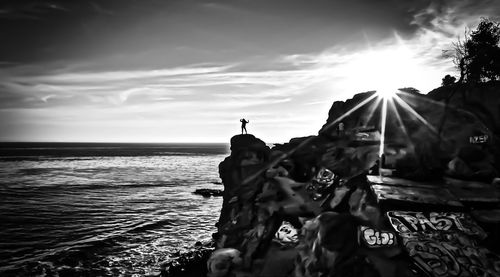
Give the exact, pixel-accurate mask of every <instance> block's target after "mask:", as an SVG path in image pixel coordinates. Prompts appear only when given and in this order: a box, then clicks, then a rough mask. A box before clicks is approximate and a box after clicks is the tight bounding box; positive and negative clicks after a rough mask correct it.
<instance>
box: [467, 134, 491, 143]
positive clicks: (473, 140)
mask: <svg viewBox="0 0 500 277" xmlns="http://www.w3.org/2000/svg"><path fill="white" fill-rule="evenodd" d="M469 142H470V143H471V144H481V143H486V142H488V135H481V136H471V137H469Z"/></svg>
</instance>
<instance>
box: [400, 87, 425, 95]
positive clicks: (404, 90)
mask: <svg viewBox="0 0 500 277" xmlns="http://www.w3.org/2000/svg"><path fill="white" fill-rule="evenodd" d="M398 90H399V91H402V92H407V93H411V94H420V90H418V89H416V88H414V87H404V88H398Z"/></svg>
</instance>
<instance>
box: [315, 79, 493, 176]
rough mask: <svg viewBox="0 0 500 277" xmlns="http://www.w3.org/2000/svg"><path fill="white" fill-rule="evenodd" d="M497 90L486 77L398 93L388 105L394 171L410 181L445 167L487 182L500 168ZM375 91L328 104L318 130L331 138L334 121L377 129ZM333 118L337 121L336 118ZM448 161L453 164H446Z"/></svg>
mask: <svg viewBox="0 0 500 277" xmlns="http://www.w3.org/2000/svg"><path fill="white" fill-rule="evenodd" d="M499 90H500V82H489V83H485V84H475V85H467V84H465V85H458V84H457V85H452V86H446V87H441V88H438V89H435V90H433V91H431V92H430V93H429V94H427V95H422V94H418V93H409V92H404V91H400V92H398V93H397V97H394V98H391V99H389V100H388V104H387V107H388V110H387V122H386V134H385V141H386V151H385V153H386V154H387V155H388V156H387V157H386V158H389V159H390V160H389V159H387V162H388V163H390V166H392V167H394V168H395V169H396V171H397V172H396V174H397V175H399V176H401V177H405V178H410V179H415V180H431V179H439V178H440V177H441V176H442V175H443V174H444V173H446V172H447V173H450V174H454V175H455V176H457V177H461V178H462V177H466V178H472V179H474V178H476V177H477V178H479V179H481V180H483V181H488V182H489V181H491V179H492V178H493V176H495V175H498V172H500V146H498V145H500V144H499V143H498V141H499V134H500V95H499V94H498V91H499ZM374 94H376V93H375V92H365V93H360V94H357V95H355V96H354V97H353V98H352V99H349V100H347V101H345V102H340V101H339V102H335V103H333V105H332V108H331V109H330V112H329V116H328V120H327V122H326V123H325V125H324V126H323V128H322V129H321V130H320V132H319V133H320V135H323V136H326V137H329V138H334V137H336V136H337V135H338V124H339V122H342V123H343V125H344V129H345V130H346V131H345V132H346V133H351V134H352V133H361V134H362V135H365V134H364V133H366V132H365V130H367V129H375V130H379V131H380V130H381V129H382V128H381V114H382V113H381V109H382V105H381V104H380V102H381V101H382V100H380V99H379V98H378V97H373V96H374ZM371 97H373V99H371V100H370V99H369V98H371ZM367 100H370V101H367ZM364 102H367V103H366V104H365V105H361V107H359V108H358V109H355V108H356V107H357V106H359V105H360V104H362V103H364ZM351 111H352V112H351ZM349 112H351V113H350V114H349V115H348V116H345V117H344V115H345V114H346V113H349ZM338 118H342V120H340V121H339V122H336V121H337V119H338ZM474 141H475V142H476V143H474ZM474 149H475V150H474ZM461 152H476V155H475V156H476V157H479V156H480V158H477V159H476V160H474V159H472V160H470V159H468V158H467V159H466V160H464V159H463V158H461V157H460V153H461ZM452 160H455V161H454V163H455V165H452V168H450V166H449V163H450V161H452ZM478 163H479V164H480V165H479V164H478ZM479 168H481V169H479ZM486 168H487V169H486ZM460 171H463V172H460Z"/></svg>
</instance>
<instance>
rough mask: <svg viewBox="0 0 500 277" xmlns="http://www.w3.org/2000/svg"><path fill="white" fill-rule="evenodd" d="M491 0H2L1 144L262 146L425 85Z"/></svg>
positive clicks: (442, 69) (495, 7) (445, 68)
mask: <svg viewBox="0 0 500 277" xmlns="http://www.w3.org/2000/svg"><path fill="white" fill-rule="evenodd" d="M481 17H487V18H491V19H493V20H498V19H499V18H500V1H497V0H452V1H444V0H421V1H401V0H379V1H372V0H351V1H340V0H315V1H307V0H221V1H215V0H213V1H205V0H93V1H85V0H83V1H65V0H58V1H56V0H53V1H34V0H27V1H23V0H13V1H5V0H4V1H1V2H0V36H1V43H0V130H1V131H0V141H56V142H63V141H69V142H78V141H81V142H228V141H229V139H230V138H231V136H233V135H235V134H238V133H239V132H240V122H239V120H240V119H241V118H246V119H247V120H249V121H250V123H249V124H248V125H247V129H248V131H249V133H252V134H254V135H255V136H257V137H259V138H261V139H262V140H264V141H266V142H269V143H271V142H286V141H288V140H290V139H291V138H293V137H300V136H307V135H314V134H317V132H318V130H319V129H320V128H321V126H322V125H323V124H324V123H325V121H326V119H327V117H328V110H329V109H330V107H331V105H332V103H333V102H334V101H339V100H341V101H344V100H346V99H349V98H351V97H352V96H353V95H354V94H356V93H359V92H364V91H370V90H378V91H382V90H395V89H397V88H401V87H414V88H417V89H419V90H420V91H421V92H422V93H427V92H429V91H430V90H432V89H434V88H436V87H439V86H440V84H441V79H442V78H443V77H444V76H445V75H446V74H450V75H454V76H456V75H457V71H456V69H455V68H454V66H453V63H452V61H451V60H450V59H447V58H444V57H443V55H442V51H443V50H447V49H451V48H452V43H453V42H456V41H457V39H458V38H459V37H460V36H462V37H463V34H464V31H465V30H466V28H470V29H474V28H475V26H477V24H478V22H479V20H480V18H481Z"/></svg>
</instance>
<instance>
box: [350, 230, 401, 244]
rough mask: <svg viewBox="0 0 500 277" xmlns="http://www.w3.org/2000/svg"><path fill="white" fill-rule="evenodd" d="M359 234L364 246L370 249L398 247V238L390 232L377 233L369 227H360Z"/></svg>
mask: <svg viewBox="0 0 500 277" xmlns="http://www.w3.org/2000/svg"><path fill="white" fill-rule="evenodd" d="M358 234H359V239H360V240H361V241H362V242H363V243H364V245H366V246H368V247H370V248H373V247H383V246H395V245H396V236H395V235H394V233H392V232H390V231H377V230H375V229H372V228H370V227H367V226H360V227H359V232H358Z"/></svg>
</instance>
